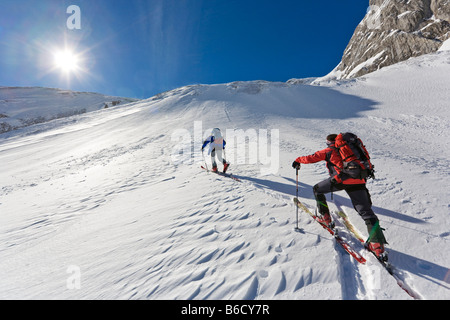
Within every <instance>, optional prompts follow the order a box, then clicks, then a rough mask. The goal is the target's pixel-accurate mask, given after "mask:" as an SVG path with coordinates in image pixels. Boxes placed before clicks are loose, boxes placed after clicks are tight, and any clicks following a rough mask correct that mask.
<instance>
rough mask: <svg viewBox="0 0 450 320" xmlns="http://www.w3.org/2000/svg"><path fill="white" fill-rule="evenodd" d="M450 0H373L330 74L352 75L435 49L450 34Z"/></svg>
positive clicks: (348, 76) (368, 71) (367, 71)
mask: <svg viewBox="0 0 450 320" xmlns="http://www.w3.org/2000/svg"><path fill="white" fill-rule="evenodd" d="M449 22H450V0H370V6H369V9H368V11H367V14H366V16H365V17H364V19H363V20H362V21H361V23H360V24H359V25H358V27H357V28H356V30H355V33H354V34H353V37H352V38H351V40H350V42H349V44H348V46H347V48H346V49H345V51H344V55H343V57H342V61H341V63H340V64H339V65H338V66H337V67H336V68H335V69H334V70H333V71H332V72H331V73H330V74H329V75H328V76H326V78H337V79H349V78H356V77H359V76H362V75H364V74H367V73H370V72H373V71H375V70H378V69H380V68H382V67H385V66H389V65H392V64H394V63H397V62H400V61H404V60H407V59H409V58H411V57H415V56H420V55H423V54H427V53H431V52H435V51H437V50H438V49H439V47H440V46H441V45H442V44H443V42H444V41H445V40H447V39H448V38H450V23H449Z"/></svg>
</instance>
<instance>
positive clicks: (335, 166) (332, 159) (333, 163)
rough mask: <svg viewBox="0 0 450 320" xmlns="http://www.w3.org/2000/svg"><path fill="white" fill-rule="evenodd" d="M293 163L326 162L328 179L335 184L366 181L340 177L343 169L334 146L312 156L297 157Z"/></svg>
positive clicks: (362, 182)
mask: <svg viewBox="0 0 450 320" xmlns="http://www.w3.org/2000/svg"><path fill="white" fill-rule="evenodd" d="M295 161H297V162H299V163H316V162H319V161H326V162H327V168H328V172H329V173H330V177H333V178H334V179H335V180H336V182H337V183H343V184H364V183H366V181H365V180H363V179H353V178H346V177H345V176H343V175H341V173H342V168H343V163H342V158H341V156H340V155H339V152H338V151H337V149H336V148H335V147H334V145H331V147H328V148H326V149H323V150H320V151H317V152H316V153H314V154H312V155H309V156H305V157H298V158H297V159H296V160H295Z"/></svg>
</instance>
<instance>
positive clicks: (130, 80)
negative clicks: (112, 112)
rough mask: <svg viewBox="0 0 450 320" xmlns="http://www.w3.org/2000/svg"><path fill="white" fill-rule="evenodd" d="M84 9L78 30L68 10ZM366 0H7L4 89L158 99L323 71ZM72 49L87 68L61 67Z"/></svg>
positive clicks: (0, 21) (0, 29)
mask: <svg viewBox="0 0 450 320" xmlns="http://www.w3.org/2000/svg"><path fill="white" fill-rule="evenodd" d="M70 5H77V6H78V7H79V8H80V12H81V14H80V17H81V20H80V26H81V29H74V30H69V29H68V28H67V24H66V22H67V20H68V19H69V18H70V17H71V16H72V15H71V14H68V13H67V12H66V11H67V8H68V7H69V6H70ZM368 5H369V1H365V0H342V1H336V0H323V1H303V0H69V1H68V0H39V1H35V0H1V2H0V86H42V87H56V88H63V89H71V90H77V91H92V92H100V93H104V94H110V95H118V96H126V97H136V98H148V97H151V96H153V95H155V94H157V93H160V92H163V91H166V90H170V89H174V88H177V87H180V86H184V85H189V84H198V83H201V84H213V83H226V82H232V81H247V80H268V81H287V80H289V79H291V78H305V77H314V76H322V75H325V74H327V73H328V72H329V71H331V70H332V69H333V68H334V67H335V66H336V65H337V64H338V63H339V61H340V59H341V57H342V53H343V51H344V49H345V47H346V46H347V43H348V41H349V40H350V38H351V36H352V34H353V32H354V30H355V28H356V26H357V25H358V23H359V22H360V21H361V20H362V18H363V17H364V15H365V13H366V10H367V7H368ZM65 47H66V48H68V49H70V51H72V52H73V54H74V55H75V56H77V57H78V67H79V68H78V69H77V70H75V71H72V72H63V71H62V70H60V69H58V68H56V67H55V61H54V60H55V59H54V54H55V52H57V51H58V50H62V49H63V48H65Z"/></svg>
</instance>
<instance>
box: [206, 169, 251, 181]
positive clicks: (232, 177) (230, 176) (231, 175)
mask: <svg viewBox="0 0 450 320" xmlns="http://www.w3.org/2000/svg"><path fill="white" fill-rule="evenodd" d="M201 168H202V169H203V170H206V171H208V172H212V173H215V174H218V175H219V176H222V177H227V178H231V179H233V180H235V181H238V182H242V181H241V180H240V179H238V178H236V177H235V176H233V174H231V173H224V172H221V171H211V170H208V169H206V168H205V167H204V166H201Z"/></svg>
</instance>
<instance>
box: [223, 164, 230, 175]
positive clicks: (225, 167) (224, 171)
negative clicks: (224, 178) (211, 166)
mask: <svg viewBox="0 0 450 320" xmlns="http://www.w3.org/2000/svg"><path fill="white" fill-rule="evenodd" d="M229 166H230V164H229V163H225V164H224V165H223V173H226V172H227V170H228V167H229Z"/></svg>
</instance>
